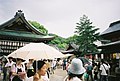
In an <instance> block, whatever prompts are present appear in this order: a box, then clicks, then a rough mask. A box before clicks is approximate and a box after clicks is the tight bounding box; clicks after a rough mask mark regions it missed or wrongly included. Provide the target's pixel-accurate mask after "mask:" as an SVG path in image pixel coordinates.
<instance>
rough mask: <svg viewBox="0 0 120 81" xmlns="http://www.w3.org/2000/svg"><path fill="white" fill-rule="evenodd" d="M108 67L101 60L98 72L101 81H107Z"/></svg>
mask: <svg viewBox="0 0 120 81" xmlns="http://www.w3.org/2000/svg"><path fill="white" fill-rule="evenodd" d="M109 68H110V66H109V65H107V64H106V62H105V61H104V60H101V65H100V70H101V81H108V70H109Z"/></svg>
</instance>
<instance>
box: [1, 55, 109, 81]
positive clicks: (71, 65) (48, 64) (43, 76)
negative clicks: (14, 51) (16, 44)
mask: <svg viewBox="0 0 120 81" xmlns="http://www.w3.org/2000/svg"><path fill="white" fill-rule="evenodd" d="M23 62H25V60H23V59H21V58H16V59H14V58H12V57H9V58H8V62H2V59H0V76H1V73H3V81H49V77H50V74H54V70H55V69H56V66H57V65H60V66H62V68H63V70H66V71H67V75H66V77H65V79H64V81H108V74H109V69H110V65H109V63H108V62H106V61H104V60H101V61H100V62H95V61H94V62H93V63H92V64H91V63H88V64H84V63H83V62H82V61H81V60H80V59H79V58H74V59H72V60H71V61H70V60H68V59H63V60H62V61H61V60H57V59H54V60H45V59H44V60H38V61H35V60H34V59H29V62H27V63H26V62H25V63H24V64H23Z"/></svg>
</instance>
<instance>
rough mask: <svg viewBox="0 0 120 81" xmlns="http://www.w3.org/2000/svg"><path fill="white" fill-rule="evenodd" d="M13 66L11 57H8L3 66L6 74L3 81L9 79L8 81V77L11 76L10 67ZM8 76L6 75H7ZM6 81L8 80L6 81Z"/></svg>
mask: <svg viewBox="0 0 120 81" xmlns="http://www.w3.org/2000/svg"><path fill="white" fill-rule="evenodd" d="M13 64H15V63H14V62H13V57H8V62H7V63H6V65H5V68H6V73H5V74H4V80H6V79H9V81H10V75H11V67H12V65H13ZM7 74H8V75H7ZM7 81H8V80H7Z"/></svg>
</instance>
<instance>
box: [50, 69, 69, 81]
mask: <svg viewBox="0 0 120 81" xmlns="http://www.w3.org/2000/svg"><path fill="white" fill-rule="evenodd" d="M66 75H67V72H66V70H62V69H56V70H55V73H54V74H51V75H50V81H63V79H64V78H65V76H66Z"/></svg>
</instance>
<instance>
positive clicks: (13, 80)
mask: <svg viewBox="0 0 120 81" xmlns="http://www.w3.org/2000/svg"><path fill="white" fill-rule="evenodd" d="M12 81H22V79H21V78H20V77H19V76H17V75H16V76H14V77H13V79H12Z"/></svg>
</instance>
